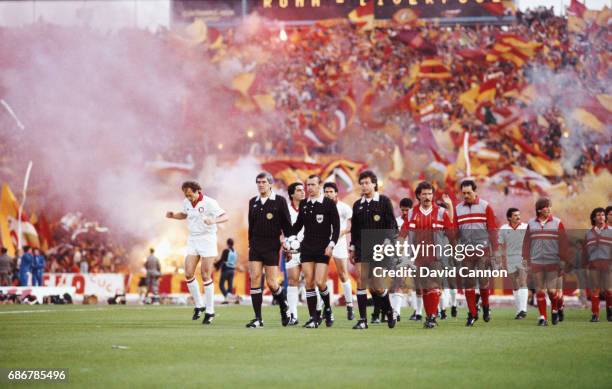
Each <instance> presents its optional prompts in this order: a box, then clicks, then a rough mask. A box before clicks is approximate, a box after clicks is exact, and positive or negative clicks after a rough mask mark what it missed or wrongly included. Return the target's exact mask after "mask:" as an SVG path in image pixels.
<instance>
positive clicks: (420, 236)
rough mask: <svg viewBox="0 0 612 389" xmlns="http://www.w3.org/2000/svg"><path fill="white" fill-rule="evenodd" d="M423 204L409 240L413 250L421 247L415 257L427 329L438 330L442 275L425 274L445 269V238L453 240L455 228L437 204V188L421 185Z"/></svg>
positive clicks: (411, 218)
mask: <svg viewBox="0 0 612 389" xmlns="http://www.w3.org/2000/svg"><path fill="white" fill-rule="evenodd" d="M415 193H416V197H417V199H418V200H419V203H418V204H417V205H416V206H415V207H414V208H412V209H411V210H410V211H409V213H408V217H407V220H408V241H409V243H410V244H411V245H412V247H416V245H419V244H420V245H421V246H420V247H421V250H419V251H418V252H417V253H416V255H415V264H416V267H417V278H418V280H419V282H418V283H419V286H420V287H422V288H423V304H424V305H425V315H426V318H425V324H424V327H425V328H434V327H435V326H436V325H437V323H436V315H437V314H438V304H439V302H440V279H439V277H438V276H431V275H427V276H424V275H422V274H421V268H424V269H425V270H441V269H442V264H441V262H440V258H441V257H442V251H443V249H444V248H443V246H442V244H443V242H446V240H445V239H444V236H445V235H446V237H447V238H448V239H449V240H450V241H452V238H453V234H452V231H453V225H452V222H451V220H450V218H449V216H448V213H447V212H446V210H445V209H444V208H442V207H439V206H437V205H435V204H434V203H433V186H432V185H431V184H430V183H429V182H421V183H420V184H419V185H418V186H417V188H416V190H415Z"/></svg>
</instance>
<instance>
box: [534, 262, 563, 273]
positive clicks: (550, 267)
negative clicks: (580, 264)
mask: <svg viewBox="0 0 612 389" xmlns="http://www.w3.org/2000/svg"><path fill="white" fill-rule="evenodd" d="M530 269H531V271H532V272H534V273H539V272H544V271H545V272H555V271H556V272H558V271H560V270H561V265H559V264H558V263H547V264H546V265H541V264H538V263H532V264H531V265H530Z"/></svg>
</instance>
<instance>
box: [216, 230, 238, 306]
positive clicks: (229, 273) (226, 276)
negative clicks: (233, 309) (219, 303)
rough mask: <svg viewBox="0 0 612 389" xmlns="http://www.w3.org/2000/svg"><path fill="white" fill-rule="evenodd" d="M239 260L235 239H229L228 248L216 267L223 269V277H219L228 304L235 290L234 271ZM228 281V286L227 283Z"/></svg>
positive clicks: (224, 302) (225, 302)
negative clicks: (235, 248)
mask: <svg viewBox="0 0 612 389" xmlns="http://www.w3.org/2000/svg"><path fill="white" fill-rule="evenodd" d="M237 261H238V254H237V253H236V250H234V240H233V239H231V238H230V239H228V240H227V248H226V249H225V250H223V252H222V253H221V257H220V258H219V260H218V261H217V262H216V263H215V267H216V268H220V269H221V277H220V278H219V289H221V293H223V297H224V299H225V300H224V301H223V304H227V303H228V302H229V301H228V300H229V297H232V291H233V290H234V271H235V269H236V262H237ZM226 283H227V288H226V286H225V284H226Z"/></svg>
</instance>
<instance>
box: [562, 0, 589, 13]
mask: <svg viewBox="0 0 612 389" xmlns="http://www.w3.org/2000/svg"><path fill="white" fill-rule="evenodd" d="M586 10H587V7H586V6H585V5H584V4H583V3H581V2H579V1H578V0H572V2H571V4H570V6H569V7H567V12H568V13H569V14H572V15H575V16H579V17H582V15H584V13H585V12H586Z"/></svg>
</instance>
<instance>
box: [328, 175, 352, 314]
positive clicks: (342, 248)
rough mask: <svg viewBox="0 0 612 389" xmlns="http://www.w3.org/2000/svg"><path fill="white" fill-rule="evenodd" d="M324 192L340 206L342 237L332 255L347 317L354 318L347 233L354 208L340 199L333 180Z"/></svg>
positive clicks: (349, 229)
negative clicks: (340, 284)
mask: <svg viewBox="0 0 612 389" xmlns="http://www.w3.org/2000/svg"><path fill="white" fill-rule="evenodd" d="M323 192H324V193H325V196H326V197H328V198H329V199H331V200H333V201H334V202H335V203H336V207H338V215H340V237H339V238H338V243H337V244H336V246H334V250H333V252H332V256H333V258H334V262H335V263H336V271H337V272H338V280H339V281H340V282H341V283H342V291H343V292H344V299H345V300H346V318H347V319H348V320H353V319H354V318H355V314H354V313H353V291H352V285H351V279H350V277H349V274H348V264H347V262H348V257H349V253H348V243H347V242H346V235H347V234H348V233H350V232H351V218H352V217H353V208H351V207H350V206H349V205H348V204H346V203H343V202H342V201H339V200H338V186H336V184H335V183H333V182H326V183H325V184H323Z"/></svg>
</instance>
